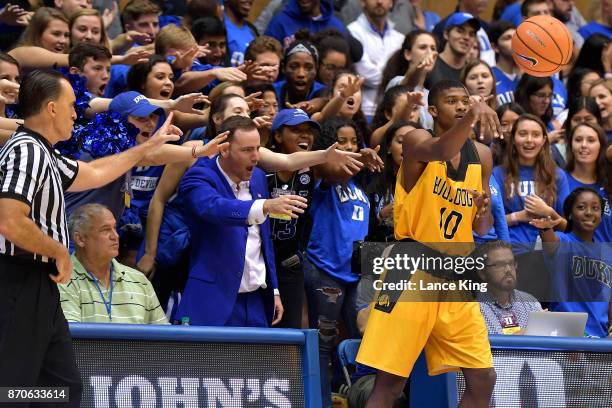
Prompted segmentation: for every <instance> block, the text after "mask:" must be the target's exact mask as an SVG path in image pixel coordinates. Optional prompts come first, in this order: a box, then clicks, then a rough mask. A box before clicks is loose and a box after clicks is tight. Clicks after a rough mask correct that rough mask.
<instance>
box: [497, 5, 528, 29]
mask: <svg viewBox="0 0 612 408" xmlns="http://www.w3.org/2000/svg"><path fill="white" fill-rule="evenodd" d="M499 19H500V20H505V21H508V22H510V23H512V24H514V26H515V27H518V26H519V24H521V23H522V22H523V16H522V15H521V2H520V1H517V2H515V3H512V4H510V5H509V6H506V8H505V9H504V11H502V13H501V16H499Z"/></svg>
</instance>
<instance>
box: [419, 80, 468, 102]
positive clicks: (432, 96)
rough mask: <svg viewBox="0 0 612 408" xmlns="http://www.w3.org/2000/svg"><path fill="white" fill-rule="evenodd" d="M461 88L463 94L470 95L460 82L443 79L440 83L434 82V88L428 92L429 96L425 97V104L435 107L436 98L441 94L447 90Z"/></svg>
mask: <svg viewBox="0 0 612 408" xmlns="http://www.w3.org/2000/svg"><path fill="white" fill-rule="evenodd" d="M454 88H461V89H464V90H465V92H466V93H467V94H468V95H469V94H470V93H469V92H468V91H467V89H465V85H463V84H462V83H461V82H459V81H457V80H454V79H443V80H442V81H438V82H436V84H435V85H434V86H432V87H431V89H430V90H429V95H428V96H427V104H428V105H429V106H435V105H436V103H437V102H438V98H439V97H440V95H442V93H444V92H445V91H447V90H449V89H454Z"/></svg>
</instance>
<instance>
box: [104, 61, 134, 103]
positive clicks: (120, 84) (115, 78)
mask: <svg viewBox="0 0 612 408" xmlns="http://www.w3.org/2000/svg"><path fill="white" fill-rule="evenodd" d="M130 68H131V67H130V66H129V65H122V64H120V65H111V71H110V80H109V81H108V84H107V85H106V88H105V89H104V97H105V98H114V97H115V96H117V95H119V94H120V93H121V92H124V91H126V89H127V77H128V72H130Z"/></svg>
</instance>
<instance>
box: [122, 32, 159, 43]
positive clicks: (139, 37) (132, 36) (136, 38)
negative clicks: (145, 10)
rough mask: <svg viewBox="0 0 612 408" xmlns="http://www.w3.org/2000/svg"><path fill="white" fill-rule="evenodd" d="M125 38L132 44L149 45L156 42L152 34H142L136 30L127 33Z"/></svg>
mask: <svg viewBox="0 0 612 408" xmlns="http://www.w3.org/2000/svg"><path fill="white" fill-rule="evenodd" d="M125 38H126V40H127V41H128V42H129V43H130V44H134V43H136V44H149V43H151V42H153V40H154V38H153V37H152V36H151V35H150V34H147V33H141V32H140V31H136V30H130V31H128V32H127V33H125Z"/></svg>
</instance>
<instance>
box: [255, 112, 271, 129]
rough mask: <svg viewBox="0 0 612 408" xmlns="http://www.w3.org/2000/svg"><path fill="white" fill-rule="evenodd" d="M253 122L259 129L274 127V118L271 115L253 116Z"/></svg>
mask: <svg viewBox="0 0 612 408" xmlns="http://www.w3.org/2000/svg"><path fill="white" fill-rule="evenodd" d="M253 122H255V126H257V129H271V128H272V118H271V117H270V116H267V115H264V116H257V117H256V118H253Z"/></svg>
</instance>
